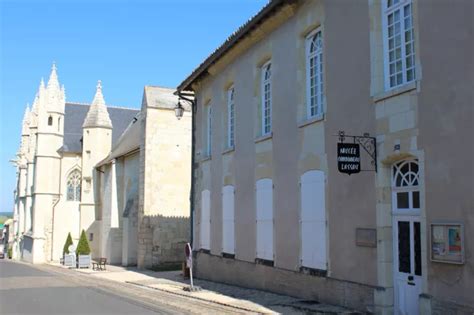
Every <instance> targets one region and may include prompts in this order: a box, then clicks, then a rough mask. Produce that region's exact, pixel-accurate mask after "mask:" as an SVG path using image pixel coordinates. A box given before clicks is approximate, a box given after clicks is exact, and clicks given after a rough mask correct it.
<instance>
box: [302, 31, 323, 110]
mask: <svg viewBox="0 0 474 315" xmlns="http://www.w3.org/2000/svg"><path fill="white" fill-rule="evenodd" d="M306 91H307V92H306V94H307V97H306V98H307V115H308V118H311V117H314V116H316V115H318V114H321V113H322V109H323V40H322V37H321V31H316V32H313V33H311V34H310V35H309V36H308V37H307V38H306Z"/></svg>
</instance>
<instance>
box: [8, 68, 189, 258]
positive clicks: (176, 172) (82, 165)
mask: <svg viewBox="0 0 474 315" xmlns="http://www.w3.org/2000/svg"><path fill="white" fill-rule="evenodd" d="M145 91H146V93H145V96H146V97H145V98H144V104H145V105H144V106H143V108H142V111H141V112H139V111H138V110H134V109H127V108H117V107H111V106H106V103H105V100H104V96H103V94H102V85H101V82H100V81H99V83H98V85H97V89H96V94H95V96H94V99H93V101H92V104H91V105H90V106H88V105H83V104H75V103H66V101H65V93H64V88H60V85H59V80H58V76H57V73H56V67H55V66H53V69H52V72H51V76H50V79H49V82H48V85H47V86H45V85H44V83H43V82H41V84H40V88H39V92H38V95H37V96H36V98H35V102H34V104H33V107H32V109H31V110H30V109H29V108H27V109H26V111H25V115H24V119H23V125H22V127H23V128H22V138H21V144H20V150H19V152H18V157H17V159H16V161H15V164H16V166H17V169H18V178H17V189H16V193H15V211H14V212H15V218H14V246H13V251H14V258H15V259H21V260H25V261H28V262H33V263H44V262H48V261H59V260H60V258H61V257H62V256H63V245H64V242H65V240H66V237H67V234H68V233H71V236H72V238H73V241H74V242H75V243H77V242H78V240H79V236H80V233H81V231H82V230H84V231H85V232H86V235H87V236H88V239H89V244H90V247H91V250H92V253H91V254H92V257H93V258H99V257H106V258H107V259H108V262H109V263H112V264H121V265H124V266H131V265H137V264H138V265H139V266H140V267H151V266H153V265H159V264H167V263H173V264H175V263H177V262H181V261H183V259H184V258H183V256H184V254H183V250H184V244H185V243H186V242H187V240H188V239H189V200H188V196H187V194H188V192H189V182H190V176H189V158H190V126H189V122H190V115H189V109H188V112H186V114H185V115H184V117H183V118H182V119H181V120H180V121H178V120H177V119H176V117H175V115H174V110H173V109H174V107H175V106H176V104H177V102H178V100H177V97H176V96H174V95H173V92H174V91H173V90H170V89H162V88H158V87H147V88H146V89H145ZM147 104H148V105H147ZM145 126H147V128H145ZM142 152H143V154H142ZM145 163H146V164H147V165H146V166H145ZM143 174H146V176H142V175H143ZM140 204H142V205H143V204H145V205H146V209H147V211H146V213H143V212H140V211H139V205H140ZM140 209H143V207H141V208H140ZM143 244H146V245H149V246H146V247H143V246H142V245H143ZM140 250H142V251H140ZM144 257H146V259H147V261H146V263H143V261H144Z"/></svg>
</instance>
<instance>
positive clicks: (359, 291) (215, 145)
mask: <svg viewBox="0 0 474 315" xmlns="http://www.w3.org/2000/svg"><path fill="white" fill-rule="evenodd" d="M396 10H398V11H397V12H398V13H394V15H392V16H390V12H395V11H396ZM467 11H469V12H472V2H469V1H459V2H456V3H455V4H452V6H451V5H448V4H445V3H443V2H442V1H437V2H436V4H432V5H431V3H430V2H428V1H423V0H413V1H409V0H406V1H405V0H404V1H400V2H397V1H393V2H387V1H379V0H368V1H355V2H351V4H348V3H347V1H323V0H321V1H304V0H300V1H278V0H274V1H270V2H269V3H268V4H267V5H266V6H265V7H264V8H263V9H262V11H261V12H259V13H258V14H257V15H256V16H255V17H254V18H252V19H251V20H250V21H249V22H247V23H246V24H245V25H244V26H242V27H241V28H239V30H238V31H237V32H235V33H234V34H233V35H232V36H231V37H230V38H229V39H228V40H227V41H226V42H225V43H224V44H223V45H222V46H221V47H219V48H218V49H217V50H216V51H215V52H214V53H213V54H212V55H211V56H210V57H209V58H208V59H206V60H205V61H204V62H203V63H202V64H201V66H199V67H198V69H196V70H195V71H194V72H193V73H192V74H191V75H190V76H189V77H188V78H186V79H185V80H184V81H183V83H181V84H180V86H179V87H178V91H179V92H183V91H193V92H194V93H195V95H196V104H197V105H196V129H195V131H194V132H195V136H196V143H195V147H196V155H195V157H194V158H195V160H196V161H197V166H196V169H195V171H194V177H193V178H194V184H195V186H196V193H195V195H194V199H193V205H192V206H193V209H194V211H195V212H194V214H193V217H194V218H195V219H194V220H193V227H194V235H193V239H194V243H193V247H194V249H195V250H196V251H198V253H197V254H196V265H195V267H196V274H197V275H198V276H199V277H202V278H206V279H212V280H217V281H225V282H228V283H235V284H239V285H242V286H249V287H258V288H260V289H264V290H265V289H267V290H273V291H278V292H282V291H284V292H283V293H286V294H291V295H295V296H302V297H305V298H311V299H316V300H319V301H321V302H327V303H337V304H341V305H344V306H348V307H352V308H355V309H358V310H360V311H373V312H376V313H380V314H392V313H396V314H399V313H408V314H416V313H423V314H429V313H431V312H442V310H444V309H446V310H447V309H449V310H451V311H455V310H456V309H457V310H458V311H459V312H461V313H462V312H466V310H467V311H469V312H472V310H473V308H474V301H473V300H472V297H471V295H469V293H470V292H472V284H473V283H474V281H472V272H470V270H471V269H472V268H471V265H472V263H473V261H472V259H471V258H470V253H471V252H472V250H473V247H472V244H470V243H469V241H468V240H469V239H472V237H471V234H472V220H471V219H470V216H469V214H468V213H469V212H470V211H471V210H470V208H469V206H468V205H472V201H473V199H472V193H471V192H468V191H467V189H468V187H470V188H472V187H471V186H472V185H469V184H468V183H469V182H470V181H472V163H470V162H469V161H468V160H467V158H468V157H469V156H470V155H469V154H467V155H465V154H463V153H464V149H465V143H464V145H463V140H462V139H463V135H466V134H472V133H473V129H472V126H473V124H472V117H473V116H472V115H473V114H472V104H471V103H472V102H471V100H472V89H471V90H469V88H468V84H469V82H472V80H473V79H472V73H474V71H472V67H473V60H472V56H473V54H472V45H470V46H469V47H468V45H469V43H471V42H472V23H469V17H468V14H466V13H465V12H467ZM400 12H402V13H400ZM397 14H402V17H403V18H402V20H400V21H401V22H400V23H402V24H400V23H399V24H397V25H398V26H397V25H395V24H396V23H395V22H394V23H395V24H394V25H395V26H393V27H395V28H396V27H403V28H404V29H406V31H403V39H404V40H406V44H404V43H402V44H401V45H402V46H403V47H404V48H403V49H406V50H407V51H408V52H405V53H404V54H405V55H403V56H404V57H403V58H408V57H409V54H412V55H413V56H414V58H413V59H410V60H407V61H405V59H404V60H403V64H405V68H406V69H407V70H404V71H406V73H404V74H403V77H404V78H405V79H404V80H405V81H403V82H401V81H400V80H399V79H397V78H396V80H398V81H399V82H398V84H396V86H391V85H390V83H388V82H390V80H389V76H388V71H389V69H392V68H391V67H390V66H389V61H388V58H389V56H390V55H389V54H388V50H387V49H388V48H387V47H389V46H388V45H389V44H390V42H389V41H388V39H387V37H386V36H387V34H389V33H390V32H394V33H390V34H392V35H393V34H396V32H395V31H394V30H393V29H391V30H390V29H389V28H388V24H387V23H388V22H387V21H388V20H390V19H391V18H393V19H396V17H397ZM435 21H438V22H439V21H446V23H447V24H449V25H450V26H449V27H446V28H442V27H436V30H437V33H436V34H434V33H433V32H432V30H431V28H432V27H433V25H435V24H436V25H437V23H436V22H435ZM441 24H442V25H444V24H445V23H441ZM348 25H350V30H349V29H348V27H347V26H348ZM401 25H402V26H401ZM411 28H412V31H411V33H410V34H409V33H408V32H410V29H411ZM395 30H396V29H395ZM314 32H320V34H321V38H322V47H323V49H322V56H323V58H322V60H323V61H322V68H323V69H324V70H323V74H322V81H323V82H324V83H323V88H322V93H323V95H324V97H323V98H322V104H321V106H322V111H321V113H319V114H318V115H315V116H314V117H311V118H310V119H307V106H308V105H307V104H309V102H308V95H309V94H310V93H309V92H308V88H307V86H308V82H309V81H308V80H309V79H308V71H309V70H308V65H307V63H306V62H307V60H306V59H305V58H306V53H307V51H306V50H305V40H307V36H308V34H314ZM392 35H390V36H392ZM384 36H385V37H384ZM412 38H413V40H412V41H411V39H412ZM435 43H436V44H435ZM397 45H398V44H397ZM438 45H441V46H440V47H439V48H436V47H437V46H438ZM435 46H436V47H435ZM405 47H406V48H405ZM447 47H451V48H452V47H460V50H459V51H458V52H457V53H456V52H455V50H452V49H448V48H447ZM410 51H411V52H410ZM393 54H394V56H398V55H397V54H398V53H396V52H393ZM397 58H401V57H397ZM268 62H271V92H270V95H271V111H270V113H271V114H270V117H271V118H270V119H271V132H270V133H262V124H263V121H264V110H263V109H262V108H263V104H262V103H263V100H264V99H265V98H264V97H263V96H262V95H263V92H262V91H263V86H262V84H263V83H262V73H263V71H264V70H263V67H264V66H265V65H267V64H268ZM400 64H401V61H400ZM410 65H413V72H410V73H408V72H409V70H408V68H409V66H410ZM439 65H443V67H442V68H443V71H441V70H437V69H438V67H439ZM393 67H397V68H393V69H398V67H399V65H398V64H396V65H393ZM400 75H401V74H400ZM230 88H232V89H233V92H235V94H234V95H235V96H234V101H235V108H234V111H235V146H234V147H232V148H228V147H227V139H228V132H229V120H228V113H229V107H228V99H227V91H228V90H229V89H230ZM440 100H442V101H440ZM442 103H444V104H452V106H450V107H449V109H448V108H444V109H443V106H442V105H441V104H442ZM468 117H469V118H468ZM209 126H211V128H210V127H209ZM340 130H344V131H345V132H346V134H350V135H358V136H359V135H360V136H362V135H363V134H364V133H369V135H370V136H372V137H374V138H375V143H374V145H375V146H376V149H377V164H376V165H371V157H370V156H369V155H367V154H365V151H364V150H363V149H362V147H361V152H362V154H361V158H362V169H363V170H374V166H375V167H376V168H377V172H361V173H359V174H357V175H352V176H347V175H344V174H341V173H339V172H338V169H337V156H336V153H337V150H336V143H337V142H338V137H337V135H338V131H340ZM345 141H346V142H349V141H352V139H351V138H348V137H346V140H345ZM444 147H445V148H446V150H444V149H443V148H444ZM209 149H210V150H209ZM457 165H459V166H457ZM398 167H400V169H398ZM465 167H468V168H469V170H466V169H465ZM313 171H315V172H319V174H321V173H322V174H324V175H323V178H324V180H323V181H322V182H323V185H322V187H323V191H322V193H321V194H319V193H318V191H317V190H312V191H313V192H314V194H317V197H316V198H313V199H311V198H309V197H308V196H306V197H305V198H306V199H305V198H303V193H304V190H303V184H304V178H305V176H307V175H308V172H313ZM463 171H464V172H463ZM401 173H403V174H405V175H406V176H408V177H407V179H405V180H406V181H407V183H408V181H409V180H408V178H410V184H401V183H400V182H399V181H398V179H397V176H399V174H401ZM408 173H410V174H409V175H407V174H408ZM468 174H470V175H468ZM400 176H401V175H400ZM261 180H264V181H267V180H269V181H270V183H271V185H270V186H269V187H270V188H269V191H271V194H270V193H269V194H270V197H269V199H268V200H269V201H268V200H267V204H263V206H262V203H261V199H262V198H263V197H262V196H265V195H264V194H262V193H260V197H259V192H258V189H259V188H258V187H259V182H261ZM224 186H225V187H228V186H231V187H232V188H233V191H234V195H233V199H232V200H233V204H232V209H235V211H234V210H232V211H233V212H232V214H231V216H232V218H231V221H233V226H232V228H230V229H227V230H226V229H225V224H226V220H227V221H228V220H229V218H228V217H226V214H225V211H226V210H225V209H226V207H228V201H226V200H225V198H224V197H223V195H224ZM315 187H320V186H317V185H316V186H315ZM318 189H319V188H318ZM471 190H472V189H471ZM405 196H409V197H407V198H409V199H406V200H405V199H404V198H405ZM443 196H445V197H443ZM448 196H449V198H448ZM259 198H260V199H259ZM308 198H309V199H310V200H312V202H313V205H314V209H313V210H314V211H316V210H317V209H315V208H316V207H317V206H316V205H317V204H321V203H322V204H323V205H324V216H325V217H324V219H323V221H324V223H325V224H324V226H325V227H324V226H323V225H321V226H320V228H318V229H317V230H319V231H322V233H320V234H318V235H317V237H314V238H312V240H313V245H312V247H313V248H316V247H317V248H320V249H319V250H318V251H317V253H316V254H317V255H319V256H321V257H324V259H323V261H324V263H325V264H324V263H321V264H320V267H318V268H307V267H306V266H305V265H304V262H303V259H304V248H305V247H304V244H305V242H307V240H306V239H305V237H307V235H308V234H304V233H306V232H304V227H303V224H302V222H303V210H302V209H303V205H304V204H307V200H308ZM399 199H400V200H399ZM449 200H450V201H449ZM454 200H456V201H454ZM405 201H406V204H404V202H405ZM268 204H269V205H270V206H269V207H270V209H271V216H272V217H271V229H270V231H271V232H270V234H266V237H267V239H266V241H267V244H270V248H271V249H272V255H270V256H269V257H268V258H265V259H261V257H259V245H258V244H259V239H260V240H261V239H262V236H261V235H262V234H259V223H258V221H259V211H263V210H261V209H263V208H264V207H268ZM439 222H457V223H460V224H462V225H463V227H464V235H463V236H464V240H465V241H464V251H465V253H464V255H465V261H464V263H462V264H447V263H440V262H435V261H432V259H431V255H432V253H431V243H430V233H431V228H430V226H431V224H433V223H439ZM405 227H408V230H406V229H405ZM361 230H364V231H370V232H371V233H370V235H371V237H370V242H369V243H370V244H369V245H367V244H365V245H364V244H363V242H362V244H361V242H360V239H358V235H359V232H360V231H361ZM261 231H263V229H261ZM407 231H409V232H407ZM259 235H260V236H259ZM305 235H306V236H305ZM226 237H231V239H233V241H234V245H235V252H234V253H231V255H229V253H226V252H224V251H223V247H224V244H223V239H225V238H226ZM407 242H408V243H407ZM321 243H323V244H325V245H322V244H321ZM406 244H408V245H406ZM410 244H411V245H410ZM407 251H408V252H407ZM407 257H408V258H407ZM407 262H408V266H407V265H406V263H407ZM260 264H264V265H266V266H261V265H260ZM402 264H405V265H403V266H402ZM236 275H237V276H236ZM448 279H451V280H452V281H449V280H448ZM276 283H278V285H277V284H276ZM448 283H449V284H448ZM412 287H413V288H412ZM338 292H339V294H338ZM335 297H337V298H335ZM336 300H337V301H336ZM443 303H444V304H443ZM443 305H444V306H443Z"/></svg>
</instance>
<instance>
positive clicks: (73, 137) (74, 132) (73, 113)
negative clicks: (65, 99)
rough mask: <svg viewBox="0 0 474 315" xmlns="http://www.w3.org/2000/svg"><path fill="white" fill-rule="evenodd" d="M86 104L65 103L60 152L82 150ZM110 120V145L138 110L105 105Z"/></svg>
mask: <svg viewBox="0 0 474 315" xmlns="http://www.w3.org/2000/svg"><path fill="white" fill-rule="evenodd" d="M89 107H90V106H89V105H88V104H78V103H66V106H65V111H64V143H63V147H62V148H61V151H62V152H69V153H80V152H82V144H81V139H82V124H83V123H84V119H85V118H86V115H87V112H88V111H89ZM107 111H108V112H109V116H110V120H111V121H112V126H113V129H112V145H114V143H115V142H116V141H117V140H118V138H119V137H120V135H121V134H122V133H123V132H124V130H125V128H127V126H128V125H129V123H130V122H131V121H132V120H133V117H135V116H136V115H137V114H138V112H139V110H138V109H132V108H123V107H112V106H107Z"/></svg>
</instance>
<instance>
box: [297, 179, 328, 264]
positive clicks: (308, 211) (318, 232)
mask: <svg viewBox="0 0 474 315" xmlns="http://www.w3.org/2000/svg"><path fill="white" fill-rule="evenodd" d="M324 188H325V183H324V172H322V171H308V172H306V173H304V174H303V176H301V220H300V224H301V265H302V266H303V267H308V268H314V269H321V270H326V269H327V263H326V260H327V259H326V203H325V189H324Z"/></svg>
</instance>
